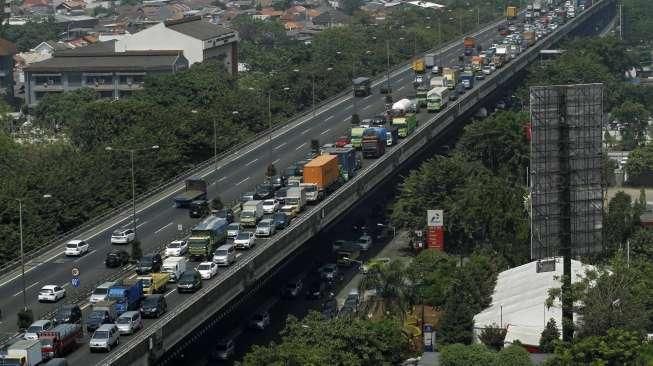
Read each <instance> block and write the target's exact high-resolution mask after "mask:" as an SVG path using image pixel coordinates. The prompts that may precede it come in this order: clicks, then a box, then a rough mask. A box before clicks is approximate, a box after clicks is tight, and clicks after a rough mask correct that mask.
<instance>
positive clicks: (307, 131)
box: [301, 130, 311, 135]
mask: <svg viewBox="0 0 653 366" xmlns="http://www.w3.org/2000/svg"><path fill="white" fill-rule="evenodd" d="M309 132H311V130H304V131H302V132H301V134H302V135H306V134H307V133H309Z"/></svg>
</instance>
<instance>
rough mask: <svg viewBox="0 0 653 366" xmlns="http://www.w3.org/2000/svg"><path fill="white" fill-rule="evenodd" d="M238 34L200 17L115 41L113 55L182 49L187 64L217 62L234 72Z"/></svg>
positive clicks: (235, 68)
mask: <svg viewBox="0 0 653 366" xmlns="http://www.w3.org/2000/svg"><path fill="white" fill-rule="evenodd" d="M238 41H239V38H238V33H237V32H236V31H234V30H232V29H229V28H226V27H221V26H218V25H215V24H212V23H209V22H207V21H204V20H202V18H201V17H200V16H195V17H188V18H183V19H180V20H173V21H166V22H163V23H158V24H156V25H154V26H152V27H149V28H147V29H144V30H142V31H140V32H138V33H135V34H132V35H130V36H126V37H123V38H121V39H119V40H117V42H116V49H115V51H116V52H123V51H139V50H140V51H145V50H152V49H154V50H182V51H183V52H184V56H185V57H186V59H187V60H188V63H189V64H190V65H193V64H195V63H198V62H203V61H206V60H209V59H220V60H222V61H223V63H224V66H225V69H226V70H227V71H228V72H229V73H231V74H236V73H237V72H238V70H237V67H238Z"/></svg>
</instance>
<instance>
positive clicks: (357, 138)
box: [351, 126, 365, 149]
mask: <svg viewBox="0 0 653 366" xmlns="http://www.w3.org/2000/svg"><path fill="white" fill-rule="evenodd" d="M363 131H365V127H360V126H359V127H352V128H351V146H352V147H353V148H354V149H360V148H361V147H362V146H363V145H362V144H361V142H362V141H363V140H362V139H363Z"/></svg>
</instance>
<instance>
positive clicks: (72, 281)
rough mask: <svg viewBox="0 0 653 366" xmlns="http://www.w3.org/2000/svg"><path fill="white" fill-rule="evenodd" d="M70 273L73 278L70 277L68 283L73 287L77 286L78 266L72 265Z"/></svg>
mask: <svg viewBox="0 0 653 366" xmlns="http://www.w3.org/2000/svg"><path fill="white" fill-rule="evenodd" d="M70 274H71V275H73V278H71V279H70V285H71V286H73V287H74V288H78V287H79V283H80V281H79V268H77V267H73V269H71V270H70Z"/></svg>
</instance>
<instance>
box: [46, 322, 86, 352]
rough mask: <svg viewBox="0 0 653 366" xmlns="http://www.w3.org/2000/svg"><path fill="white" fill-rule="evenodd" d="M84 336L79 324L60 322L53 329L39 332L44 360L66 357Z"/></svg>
mask: <svg viewBox="0 0 653 366" xmlns="http://www.w3.org/2000/svg"><path fill="white" fill-rule="evenodd" d="M83 338H84V331H83V330H82V326H81V325H79V324H59V325H57V326H56V327H54V329H52V330H46V331H43V332H39V339H40V340H41V355H42V356H43V359H44V360H49V359H51V358H57V357H65V356H66V355H67V354H68V353H70V352H72V351H74V350H75V349H76V348H77V346H78V345H79V344H80V343H81V342H82V340H83Z"/></svg>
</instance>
